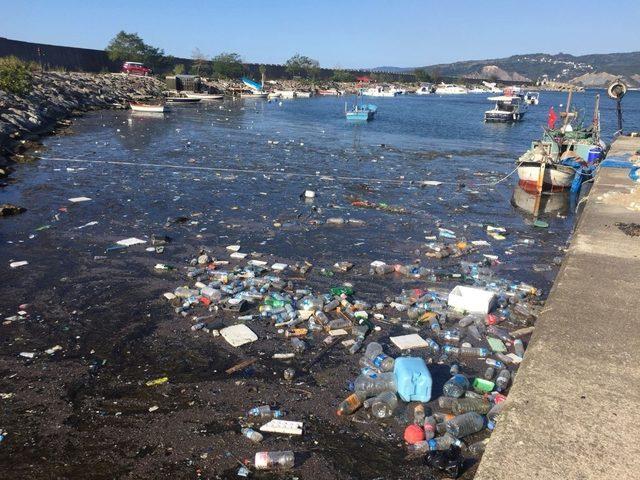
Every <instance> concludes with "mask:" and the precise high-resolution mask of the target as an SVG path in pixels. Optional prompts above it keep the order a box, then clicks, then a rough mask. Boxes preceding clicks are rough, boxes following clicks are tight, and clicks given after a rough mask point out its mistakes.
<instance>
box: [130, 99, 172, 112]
mask: <svg viewBox="0 0 640 480" xmlns="http://www.w3.org/2000/svg"><path fill="white" fill-rule="evenodd" d="M129 106H130V107H131V111H133V112H145V113H164V112H166V111H167V107H166V106H165V105H164V104H163V103H161V104H155V105H154V104H149V103H136V102H131V103H130V104H129Z"/></svg>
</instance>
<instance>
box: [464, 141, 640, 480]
mask: <svg viewBox="0 0 640 480" xmlns="http://www.w3.org/2000/svg"><path fill="white" fill-rule="evenodd" d="M639 149H640V139H639V138H629V137H620V138H618V139H617V140H616V141H615V142H614V144H613V145H612V148H611V151H610V152H609V155H608V158H612V157H616V158H620V157H623V158H624V157H629V156H630V155H632V154H633V153H634V152H635V151H637V150H639ZM628 172H629V169H628V168H601V169H600V171H599V173H598V175H597V178H596V180H595V183H594V185H593V188H592V189H591V192H590V193H589V197H588V201H587V204H586V207H585V209H584V211H583V213H582V215H581V217H580V220H579V222H578V224H577V226H576V229H575V233H574V235H573V237H572V240H571V244H570V247H569V250H568V252H567V255H566V257H565V260H564V262H563V264H562V267H561V269H560V272H559V273H558V276H557V278H556V281H555V284H554V287H553V289H552V291H551V292H550V295H549V298H548V301H547V303H546V305H545V308H544V310H543V312H542V313H541V315H540V317H539V318H538V321H537V324H536V330H535V332H534V335H533V337H532V339H531V342H530V344H529V346H528V348H527V351H526V355H525V359H524V361H523V363H522V365H521V367H520V369H519V371H518V374H517V376H516V379H515V382H514V385H513V386H512V388H511V391H510V394H509V399H508V403H507V406H506V407H505V413H504V415H503V416H502V417H501V418H500V419H499V421H498V425H497V427H496V430H495V431H494V433H493V435H492V436H491V440H490V442H489V444H488V446H487V450H486V452H485V454H484V457H483V459H482V461H481V463H480V466H479V468H478V471H477V474H476V476H475V479H476V480H507V479H509V480H511V479H514V478H522V479H525V478H526V479H551V478H554V479H556V478H557V479H563V480H570V479H580V480H596V479H597V480H606V479H611V480H613V479H615V480H620V479H632V478H640V473H639V472H640V458H639V457H638V447H637V437H638V425H640V408H639V406H640V293H639V291H640V289H639V287H640V236H632V235H630V234H629V233H633V231H632V227H631V228H629V227H628V228H627V229H626V230H627V233H625V232H624V231H623V230H622V229H621V228H619V225H621V224H633V223H636V224H640V211H637V210H635V211H634V210H630V209H629V205H630V204H631V203H632V202H633V201H635V202H639V203H638V205H640V198H639V197H640V184H638V183H634V182H632V181H631V180H630V179H629V177H628ZM634 188H635V189H637V190H634ZM630 192H631V193H630ZM607 197H608V198H607ZM638 229H639V230H640V226H638ZM638 233H640V232H638Z"/></svg>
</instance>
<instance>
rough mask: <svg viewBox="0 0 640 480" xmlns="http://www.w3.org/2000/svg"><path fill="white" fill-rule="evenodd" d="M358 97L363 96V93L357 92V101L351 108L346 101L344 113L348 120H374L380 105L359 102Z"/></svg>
mask: <svg viewBox="0 0 640 480" xmlns="http://www.w3.org/2000/svg"><path fill="white" fill-rule="evenodd" d="M358 97H360V98H362V94H356V103H355V105H354V106H353V108H351V110H349V109H348V108H347V102H345V103H344V113H345V115H346V117H347V120H352V121H364V122H368V121H369V120H373V117H374V116H375V114H376V112H377V111H378V107H377V106H375V105H372V104H370V103H369V104H363V103H362V102H358Z"/></svg>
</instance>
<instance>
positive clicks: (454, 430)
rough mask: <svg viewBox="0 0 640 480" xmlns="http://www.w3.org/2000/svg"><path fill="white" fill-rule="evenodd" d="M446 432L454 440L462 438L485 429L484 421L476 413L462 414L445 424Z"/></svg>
mask: <svg viewBox="0 0 640 480" xmlns="http://www.w3.org/2000/svg"><path fill="white" fill-rule="evenodd" d="M446 425H447V432H448V433H449V434H451V435H453V436H454V437H455V438H463V437H466V436H468V435H471V434H474V433H476V432H479V431H480V430H482V429H483V428H484V427H485V419H484V417H483V416H482V415H480V414H479V413H476V412H468V413H463V414H462V415H458V416H457V417H455V418H452V419H451V420H449V421H448V422H447V424H446Z"/></svg>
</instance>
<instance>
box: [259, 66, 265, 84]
mask: <svg viewBox="0 0 640 480" xmlns="http://www.w3.org/2000/svg"><path fill="white" fill-rule="evenodd" d="M258 71H259V72H260V81H261V82H262V83H264V79H265V78H266V76H267V66H266V65H260V66H259V67H258Z"/></svg>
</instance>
